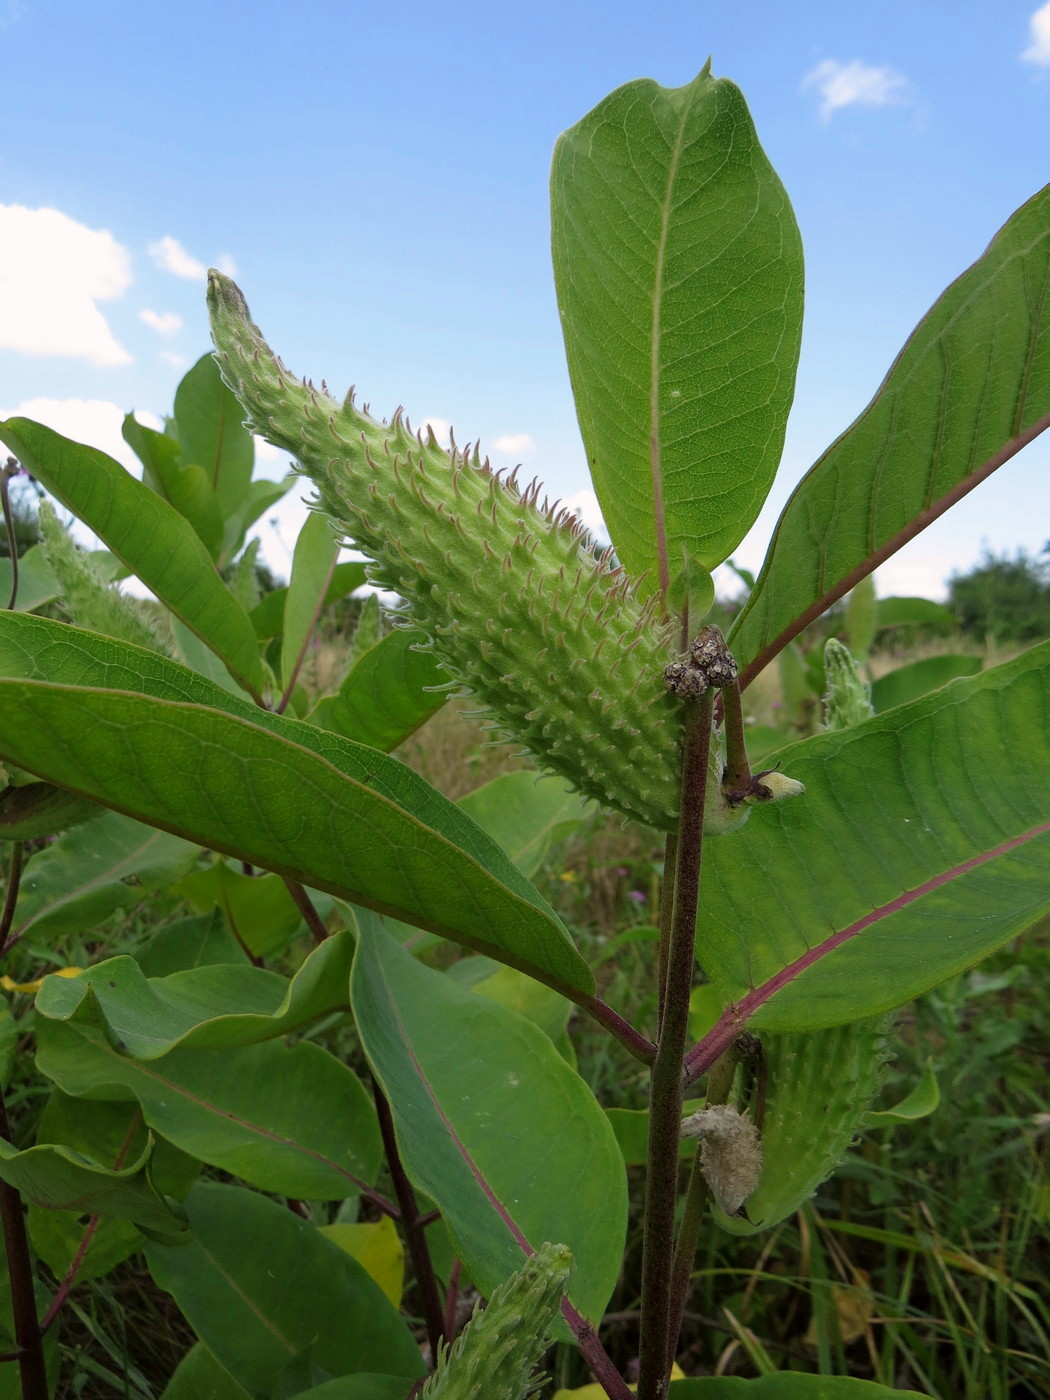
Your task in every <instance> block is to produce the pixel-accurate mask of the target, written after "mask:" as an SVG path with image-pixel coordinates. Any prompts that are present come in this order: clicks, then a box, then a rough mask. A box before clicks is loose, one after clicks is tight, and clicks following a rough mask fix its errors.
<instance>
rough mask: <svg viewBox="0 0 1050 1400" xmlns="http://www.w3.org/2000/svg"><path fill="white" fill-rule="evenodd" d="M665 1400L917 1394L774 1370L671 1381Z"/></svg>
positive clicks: (876, 1398) (822, 1399)
mask: <svg viewBox="0 0 1050 1400" xmlns="http://www.w3.org/2000/svg"><path fill="white" fill-rule="evenodd" d="M667 1394H668V1397H669V1400H892V1397H893V1396H895V1395H898V1396H899V1395H919V1394H920V1392H919V1391H917V1390H895V1389H893V1388H892V1387H890V1386H885V1385H878V1384H877V1383H876V1382H875V1381H858V1380H854V1379H853V1378H852V1376H808V1375H805V1374H804V1373H803V1372H801V1371H778V1372H777V1373H776V1374H775V1375H771V1376H760V1377H758V1379H757V1380H742V1379H741V1378H740V1377H739V1376H712V1377H710V1378H708V1379H704V1380H695V1381H688V1380H687V1381H672V1382H671V1384H670V1385H669V1386H668V1388H667Z"/></svg>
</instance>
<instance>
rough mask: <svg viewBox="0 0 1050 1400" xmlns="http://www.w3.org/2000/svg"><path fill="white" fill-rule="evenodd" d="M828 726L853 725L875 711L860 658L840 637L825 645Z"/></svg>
mask: <svg viewBox="0 0 1050 1400" xmlns="http://www.w3.org/2000/svg"><path fill="white" fill-rule="evenodd" d="M824 685H825V691H824V728H825V729H849V728H850V726H851V725H854V724H860V723H861V721H862V720H866V719H870V718H871V716H872V715H873V714H874V713H875V707H874V706H873V705H872V703H871V688H870V687H869V686H868V684H867V683H866V682H865V680H864V678H863V677H862V676H861V674H860V668H859V667H858V665H857V662H856V658H855V657H854V656H853V654H852V652H851V651H850V650H849V649H848V648H847V647H844V646H843V645H842V643H841V642H840V641H839V639H838V638H837V637H829V638H828V640H827V642H826V643H825V646H824Z"/></svg>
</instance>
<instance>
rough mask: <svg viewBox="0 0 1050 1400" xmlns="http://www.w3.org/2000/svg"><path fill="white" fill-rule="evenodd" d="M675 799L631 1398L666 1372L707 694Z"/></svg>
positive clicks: (656, 1392)
mask: <svg viewBox="0 0 1050 1400" xmlns="http://www.w3.org/2000/svg"><path fill="white" fill-rule="evenodd" d="M684 710H685V714H684V719H683V727H682V801H681V817H680V822H679V831H678V850H677V852H676V861H675V879H674V893H673V898H674V908H673V913H672V916H671V925H670V936H669V938H668V940H667V958H666V974H665V987H664V998H663V1016H662V1021H661V1026H660V1039H659V1044H658V1047H657V1051H656V1059H655V1061H654V1062H653V1071H652V1081H651V1087H650V1099H649V1151H648V1165H647V1171H646V1179H645V1211H644V1232H645V1233H644V1240H643V1245H642V1321H641V1339H640V1345H639V1374H638V1400H662V1398H663V1396H664V1395H665V1394H666V1391H667V1380H668V1374H669V1363H668V1359H667V1353H668V1331H669V1324H670V1311H671V1266H672V1261H673V1258H674V1211H675V1202H676V1200H677V1197H678V1143H679V1132H680V1123H681V1118H682V1096H683V1076H682V1059H683V1056H684V1054H685V1047H686V1038H687V1035H688V1030H689V993H690V989H691V987H692V981H693V948H694V942H695V939H696V910H697V903H698V901H699V897H700V856H701V851H702V847H703V831H704V799H705V795H706V791H707V765H708V757H709V754H710V749H711V723H712V719H713V717H714V692H713V691H711V690H708V691H706V693H705V694H703V695H702V696H701V697H700V698H698V699H693V698H688V699H685V701H684Z"/></svg>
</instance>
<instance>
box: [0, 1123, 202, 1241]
mask: <svg viewBox="0 0 1050 1400" xmlns="http://www.w3.org/2000/svg"><path fill="white" fill-rule="evenodd" d="M152 1156H153V1140H152V1138H151V1139H150V1140H149V1142H148V1143H147V1145H146V1148H145V1151H144V1152H143V1153H142V1156H141V1157H140V1158H139V1159H138V1161H137V1162H132V1164H131V1165H130V1166H129V1167H122V1168H121V1169H120V1170H119V1171H114V1170H113V1169H112V1168H110V1167H104V1166H102V1165H101V1164H100V1163H98V1162H92V1161H90V1160H89V1159H88V1158H86V1157H84V1156H83V1155H82V1154H81V1153H80V1152H77V1151H75V1150H74V1149H73V1148H70V1147H64V1146H63V1145H62V1144H61V1143H50V1142H49V1143H42V1144H41V1145H40V1146H39V1147H27V1148H26V1149H25V1151H24V1152H19V1151H18V1149H17V1148H16V1147H13V1146H12V1145H11V1143H9V1142H6V1141H5V1140H4V1139H3V1138H0V1178H3V1180H4V1181H6V1182H7V1184H8V1185H9V1186H13V1187H14V1188H15V1190H16V1191H18V1192H19V1193H20V1194H21V1195H22V1196H23V1197H24V1198H25V1199H26V1200H27V1201H31V1202H32V1204H33V1205H37V1206H44V1207H46V1208H47V1209H48V1210H75V1211H78V1212H81V1213H87V1214H90V1215H105V1216H116V1217H118V1218H119V1219H121V1220H130V1221H132V1222H133V1223H134V1224H136V1225H138V1226H139V1228H140V1229H142V1230H148V1231H149V1232H150V1233H151V1234H153V1235H154V1236H155V1237H158V1238H161V1237H162V1238H164V1239H166V1240H168V1241H173V1242H177V1241H180V1240H183V1239H185V1238H186V1237H187V1227H186V1222H185V1220H184V1219H182V1217H181V1215H180V1214H178V1213H177V1212H176V1211H175V1210H174V1209H173V1208H172V1206H171V1205H170V1204H169V1203H168V1202H167V1201H166V1200H165V1199H164V1197H163V1196H162V1195H161V1194H160V1192H159V1191H158V1190H157V1189H156V1188H155V1187H154V1185H153V1183H152V1180H151V1179H150V1171H149V1165H150V1159H151V1158H152Z"/></svg>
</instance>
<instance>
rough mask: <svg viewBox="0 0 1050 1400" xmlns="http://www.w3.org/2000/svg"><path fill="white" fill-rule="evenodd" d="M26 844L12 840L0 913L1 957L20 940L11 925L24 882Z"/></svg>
mask: <svg viewBox="0 0 1050 1400" xmlns="http://www.w3.org/2000/svg"><path fill="white" fill-rule="evenodd" d="M24 856H25V846H24V844H23V843H22V842H21V841H12V842H11V864H10V866H9V867H8V871H7V890H6V892H5V894H4V908H3V912H2V913H0V957H3V955H4V954H5V953H7V952H8V951H9V950H10V949H11V948H13V947H14V945H15V943H16V942H17V941H18V940H17V937H12V935H11V925H12V924H13V923H14V921H15V907H16V905H17V904H18V887H19V885H20V884H21V882H22V860H23V857H24Z"/></svg>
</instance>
